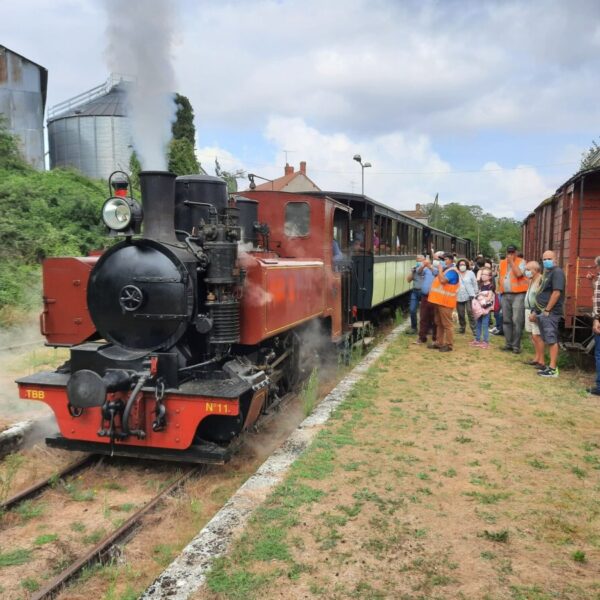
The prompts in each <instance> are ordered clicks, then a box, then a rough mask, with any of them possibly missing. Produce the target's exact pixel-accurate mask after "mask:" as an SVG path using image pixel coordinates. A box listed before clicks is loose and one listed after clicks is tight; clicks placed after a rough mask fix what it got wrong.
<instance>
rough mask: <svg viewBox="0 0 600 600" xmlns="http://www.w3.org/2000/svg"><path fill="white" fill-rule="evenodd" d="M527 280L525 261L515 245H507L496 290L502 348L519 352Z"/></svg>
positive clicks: (523, 321)
mask: <svg viewBox="0 0 600 600" xmlns="http://www.w3.org/2000/svg"><path fill="white" fill-rule="evenodd" d="M528 286H529V282H528V280H527V277H525V261H524V260H523V259H522V258H519V257H518V256H517V248H516V246H512V245H511V246H507V248H506V258H503V259H502V260H501V261H500V269H499V274H498V291H499V292H500V293H501V294H502V301H501V302H502V329H503V330H504V340H505V346H504V347H503V348H502V350H505V351H507V352H514V353H515V354H520V352H521V335H522V333H523V327H524V326H525V293H526V292H527V288H528Z"/></svg>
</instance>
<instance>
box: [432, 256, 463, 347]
mask: <svg viewBox="0 0 600 600" xmlns="http://www.w3.org/2000/svg"><path fill="white" fill-rule="evenodd" d="M440 266H441V265H440ZM459 286H460V278H459V275H458V271H457V269H456V266H455V265H454V256H453V255H452V254H451V253H450V252H448V253H446V254H444V265H443V269H441V268H440V269H439V271H438V274H437V276H436V278H435V279H434V280H433V283H432V284H431V290H429V296H428V301H429V302H430V303H431V304H435V305H436V306H435V325H436V341H435V342H433V343H432V344H429V346H428V348H431V349H438V350H439V351H440V352H451V351H452V349H453V344H454V324H453V323H452V313H453V312H454V309H455V308H456V296H457V294H458V288H459Z"/></svg>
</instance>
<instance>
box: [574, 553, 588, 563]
mask: <svg viewBox="0 0 600 600" xmlns="http://www.w3.org/2000/svg"><path fill="white" fill-rule="evenodd" d="M571 558H572V559H573V560H574V561H575V562H578V563H584V562H587V558H586V556H585V552H584V551H583V550H575V552H573V554H571Z"/></svg>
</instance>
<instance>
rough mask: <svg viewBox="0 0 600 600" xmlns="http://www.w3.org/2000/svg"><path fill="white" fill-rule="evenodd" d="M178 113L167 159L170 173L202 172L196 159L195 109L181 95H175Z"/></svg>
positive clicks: (173, 126) (187, 173)
mask: <svg viewBox="0 0 600 600" xmlns="http://www.w3.org/2000/svg"><path fill="white" fill-rule="evenodd" d="M175 105H176V106H177V113H176V116H175V121H174V122H173V125H172V127H171V131H172V133H173V138H172V139H171V141H170V143H169V148H168V151H167V159H168V163H169V171H171V173H175V174H176V175H190V174H192V173H199V172H200V163H199V162H198V159H197V158H196V150H195V148H196V127H195V126H194V109H193V108H192V105H191V103H190V101H189V100H188V99H187V98H186V97H185V96H182V95H181V94H175Z"/></svg>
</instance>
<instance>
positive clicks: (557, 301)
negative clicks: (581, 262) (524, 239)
mask: <svg viewBox="0 0 600 600" xmlns="http://www.w3.org/2000/svg"><path fill="white" fill-rule="evenodd" d="M542 259H543V261H542V262H543V265H544V272H543V275H542V282H541V284H540V289H539V291H538V294H537V298H536V301H535V309H534V310H533V311H532V312H531V315H530V316H529V319H530V320H531V321H533V322H537V324H538V327H539V328H540V335H541V336H542V340H543V341H544V344H545V345H546V346H547V347H548V350H549V352H550V364H549V365H548V366H547V367H546V368H545V369H542V370H540V371H538V375H540V376H542V377H558V326H559V323H560V319H561V317H562V314H563V304H564V298H565V274H564V272H563V270H562V269H561V268H560V267H559V266H557V265H556V254H555V253H554V252H552V250H546V252H544V254H543V255H542Z"/></svg>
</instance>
